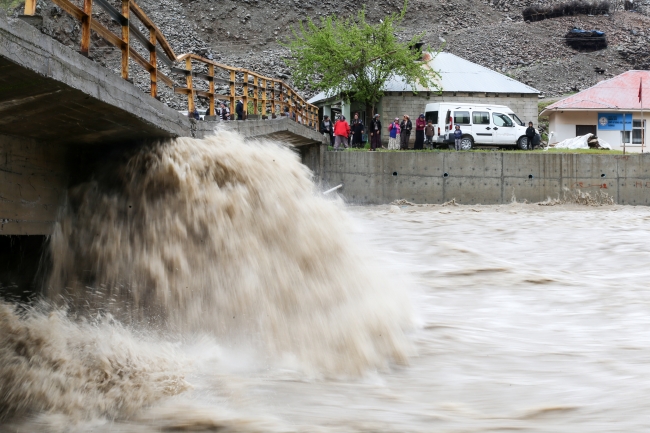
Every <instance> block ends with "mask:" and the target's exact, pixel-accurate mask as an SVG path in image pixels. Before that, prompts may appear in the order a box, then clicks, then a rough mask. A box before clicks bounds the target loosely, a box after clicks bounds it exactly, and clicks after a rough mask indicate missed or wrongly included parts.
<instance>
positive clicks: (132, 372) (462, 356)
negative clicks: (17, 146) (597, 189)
mask: <svg viewBox="0 0 650 433" xmlns="http://www.w3.org/2000/svg"><path fill="white" fill-rule="evenodd" d="M648 224H650V209H647V208H623V207H616V206H606V207H601V208H591V207H578V206H555V207H541V206H537V205H522V204H513V205H508V206H474V207H468V206H447V207H444V206H431V207H403V208H401V211H400V212H395V208H392V209H391V208H389V207H375V208H348V209H344V208H343V206H342V205H341V204H340V203H338V202H337V201H327V200H325V199H323V198H322V196H320V195H319V194H318V193H316V192H315V190H314V188H313V186H312V185H311V183H310V182H309V178H308V173H306V172H305V170H304V169H303V168H302V166H301V165H300V164H299V163H298V161H297V159H296V158H295V156H294V155H293V154H292V153H291V152H290V151H288V150H286V149H283V148H280V147H277V146H274V145H272V144H270V143H262V144H256V143H243V142H242V141H241V139H240V138H239V137H238V136H236V135H234V134H229V133H222V134H220V135H219V136H218V137H217V138H214V139H210V140H203V141H199V140H188V139H184V140H179V141H177V142H175V143H168V144H165V145H162V146H158V147H151V148H147V149H143V150H142V151H140V152H139V153H137V154H135V155H134V156H133V157H132V158H130V159H129V160H128V162H126V163H122V164H115V166H114V167H108V168H107V170H106V172H105V173H102V174H101V175H98V178H97V179H96V181H94V182H92V183H89V184H86V185H82V186H79V187H77V188H76V189H75V190H73V191H71V192H70V206H69V212H68V214H66V215H64V216H63V217H62V219H61V225H60V229H59V230H58V231H57V232H56V234H55V235H54V237H53V240H52V248H53V251H52V252H53V257H54V264H55V265H54V269H53V272H52V277H51V280H50V283H49V285H50V288H51V289H50V291H49V295H50V296H51V301H50V302H49V303H48V304H42V305H37V306H36V307H34V308H32V309H31V310H28V311H24V310H16V309H15V308H14V307H13V306H10V305H7V304H2V305H0V416H1V417H2V418H0V423H1V424H0V430H2V431H7V432H18V431H21V432H24V431H30V432H31V431H46V432H87V431H96V432H109V431H110V432H114V431H117V432H153V431H217V430H218V431H222V432H240V431H241V432H271V431H273V432H341V431H345V432H374V431H382V432H384V431H386V432H433V431H435V432H461V431H462V432H482V431H499V432H500V431H512V430H518V431H527V432H537V431H539V432H550V431H556V432H578V431H579V432H611V431H626V432H632V431H634V432H643V431H647V429H648V427H650V418H648V415H647V408H648V404H647V402H646V401H647V395H648V392H649V391H650V389H649V388H650V379H648V378H647V376H648V374H649V373H650V348H649V347H650V345H649V344H648V343H649V341H648V340H650V337H649V335H650V334H648V329H649V327H650V314H648V307H649V305H650V291H648V289H647V281H648V277H649V276H650V275H649V274H650V270H649V268H648V266H647V259H648V255H649V253H648V249H647V247H646V244H647V243H648V241H649V240H650V234H649V232H648V230H647V229H646V226H647V225H648ZM52 302H54V303H55V304H56V305H57V306H52ZM409 305H410V307H409Z"/></svg>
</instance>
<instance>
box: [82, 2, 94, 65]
mask: <svg viewBox="0 0 650 433" xmlns="http://www.w3.org/2000/svg"><path fill="white" fill-rule="evenodd" d="M92 18H93V1H92V0H84V16H83V17H81V54H83V55H84V56H86V57H88V51H89V50H90V20H92Z"/></svg>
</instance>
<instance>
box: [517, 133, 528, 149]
mask: <svg viewBox="0 0 650 433" xmlns="http://www.w3.org/2000/svg"><path fill="white" fill-rule="evenodd" d="M517 147H518V148H519V150H528V137H526V136H525V135H524V136H523V137H519V140H517Z"/></svg>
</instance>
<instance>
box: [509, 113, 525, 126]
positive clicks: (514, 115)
mask: <svg viewBox="0 0 650 433" xmlns="http://www.w3.org/2000/svg"><path fill="white" fill-rule="evenodd" d="M510 117H512V120H514V121H515V123H518V124H519V126H526V125H524V122H522V121H521V119H520V118H519V117H517V115H516V114H515V113H510Z"/></svg>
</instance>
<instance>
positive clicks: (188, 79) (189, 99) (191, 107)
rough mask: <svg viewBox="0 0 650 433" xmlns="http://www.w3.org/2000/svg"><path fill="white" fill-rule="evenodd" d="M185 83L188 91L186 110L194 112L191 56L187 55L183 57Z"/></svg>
mask: <svg viewBox="0 0 650 433" xmlns="http://www.w3.org/2000/svg"><path fill="white" fill-rule="evenodd" d="M185 70H186V71H189V72H186V74H187V75H185V83H186V86H187V88H188V89H189V92H188V94H187V111H188V112H190V113H192V112H194V88H193V87H192V58H190V57H188V58H187V59H185Z"/></svg>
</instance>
